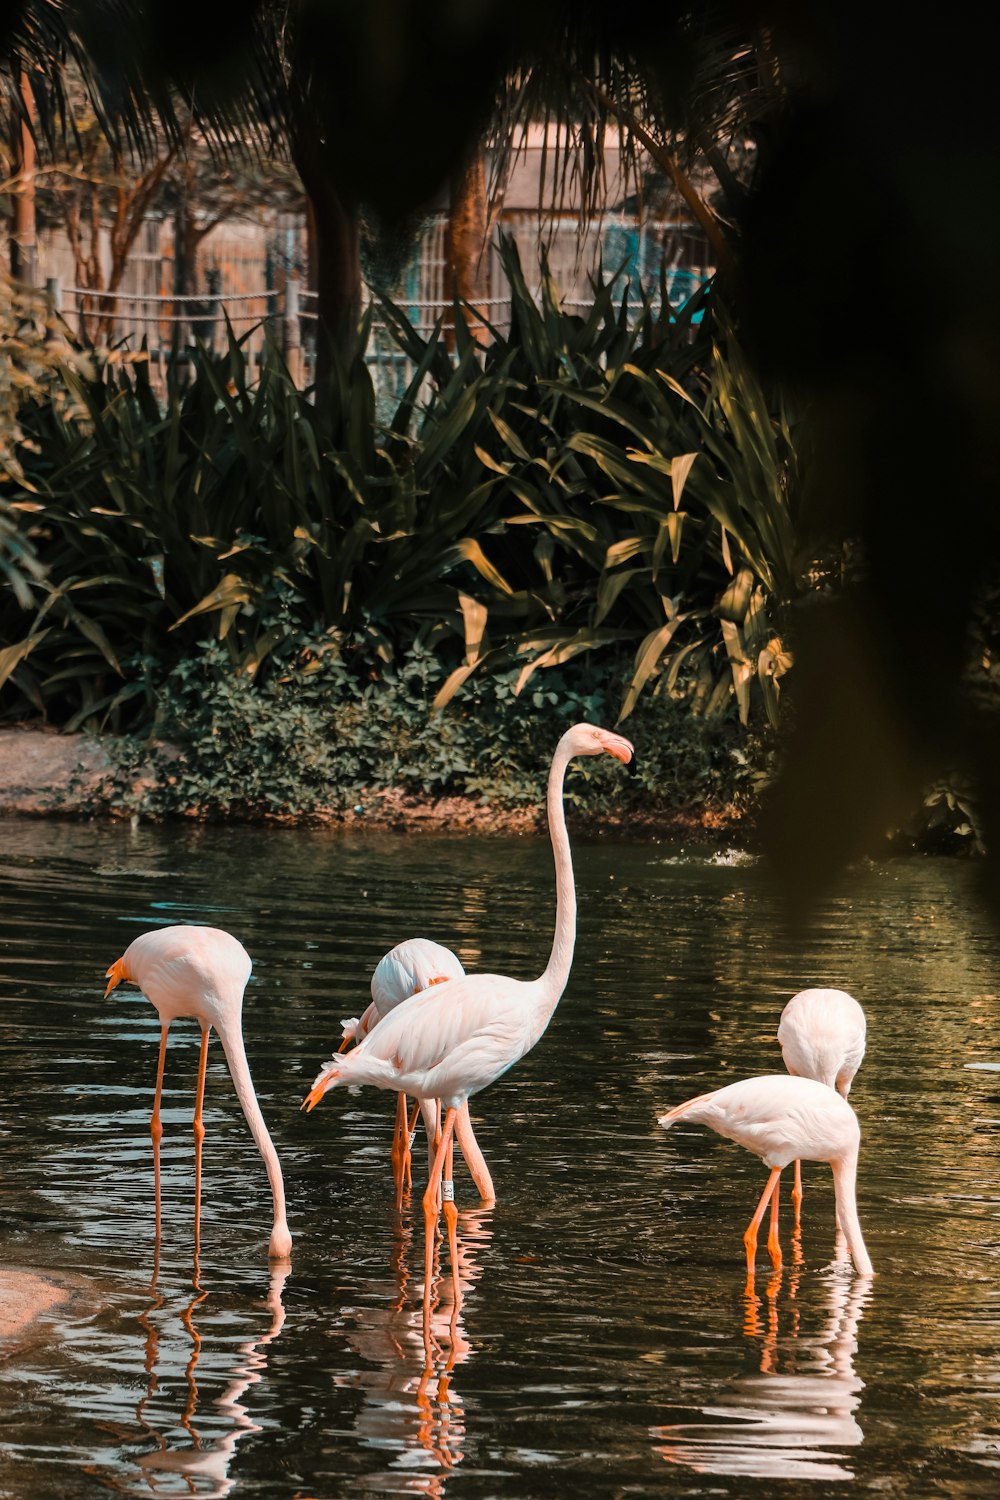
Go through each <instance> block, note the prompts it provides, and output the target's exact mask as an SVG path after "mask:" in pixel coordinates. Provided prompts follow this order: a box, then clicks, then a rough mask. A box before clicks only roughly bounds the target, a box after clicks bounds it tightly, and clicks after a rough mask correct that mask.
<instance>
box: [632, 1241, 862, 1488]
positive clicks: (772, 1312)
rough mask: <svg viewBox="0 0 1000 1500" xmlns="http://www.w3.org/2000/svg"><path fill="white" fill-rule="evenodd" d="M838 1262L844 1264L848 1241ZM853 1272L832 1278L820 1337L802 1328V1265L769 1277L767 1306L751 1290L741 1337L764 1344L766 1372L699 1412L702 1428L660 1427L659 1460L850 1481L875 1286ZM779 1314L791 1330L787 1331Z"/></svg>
mask: <svg viewBox="0 0 1000 1500" xmlns="http://www.w3.org/2000/svg"><path fill="white" fill-rule="evenodd" d="M838 1259H843V1260H844V1261H845V1263H846V1259H847V1247H846V1243H845V1242H843V1241H842V1240H841V1241H840V1242H839V1243H838ZM846 1271H847V1268H846V1264H845V1266H844V1267H843V1268H837V1267H833V1268H831V1270H830V1271H829V1272H828V1273H826V1279H825V1283H824V1290H825V1302H826V1307H825V1314H826V1316H825V1322H824V1325H823V1328H822V1331H821V1332H819V1333H818V1334H816V1335H813V1336H808V1335H806V1334H805V1333H803V1331H802V1328H801V1320H802V1318H803V1317H804V1316H806V1315H805V1314H804V1313H803V1311H802V1310H801V1308H800V1299H799V1296H798V1293H799V1289H800V1282H801V1278H802V1276H803V1274H804V1272H803V1268H802V1267H801V1266H796V1267H793V1268H792V1269H791V1270H790V1271H789V1270H778V1271H776V1272H775V1273H774V1274H773V1275H772V1276H771V1278H770V1279H769V1281H768V1285H767V1289H766V1292H765V1295H764V1299H763V1305H762V1303H761V1299H760V1298H759V1297H757V1296H755V1295H754V1293H753V1291H752V1289H748V1291H747V1295H746V1298H745V1309H746V1310H745V1320H744V1332H745V1334H746V1335H747V1336H748V1337H749V1338H750V1339H751V1340H752V1341H754V1342H755V1343H756V1342H757V1340H759V1341H760V1342H759V1364H760V1371H761V1373H760V1374H759V1375H748V1376H745V1377H741V1378H739V1379H735V1380H732V1381H730V1382H729V1384H728V1385H727V1387H726V1389H725V1390H724V1391H723V1393H722V1394H721V1395H720V1397H719V1400H718V1402H717V1403H716V1404H714V1405H712V1406H705V1407H702V1408H701V1410H702V1414H703V1416H704V1418H705V1420H704V1421H701V1422H682V1423H677V1424H671V1425H667V1426H663V1427H656V1428H654V1429H653V1432H652V1436H653V1437H654V1439H655V1440H656V1443H657V1446H656V1447H655V1449H654V1451H655V1452H656V1453H657V1454H658V1455H659V1457H661V1458H662V1459H664V1460H665V1462H667V1463H670V1464H679V1465H682V1466H683V1467H685V1468H689V1469H693V1470H694V1471H695V1472H696V1473H699V1474H729V1475H737V1476H741V1477H742V1476H747V1477H760V1478H765V1479H820V1480H828V1481H829V1480H843V1479H853V1478H854V1471H853V1469H852V1468H851V1467H850V1464H849V1462H848V1460H847V1452H848V1450H850V1449H851V1448H857V1447H859V1446H860V1444H861V1443H862V1442H863V1440H864V1433H863V1432H862V1430H861V1427H860V1426H859V1424H858V1421H857V1419H856V1417H855V1412H856V1411H857V1408H858V1406H859V1405H860V1403H861V1392H862V1390H863V1389H864V1382H863V1381H862V1380H861V1379H860V1377H859V1376H858V1375H857V1374H856V1372H855V1369H854V1355H855V1354H856V1352H857V1347H858V1346H857V1331H858V1325H859V1323H860V1321H861V1316H862V1314H863V1312H864V1309H865V1307H866V1305H867V1303H868V1300H869V1298H870V1297H871V1282H870V1281H869V1280H867V1279H863V1280H855V1279H853V1278H852V1277H850V1275H848V1274H846ZM783 1286H784V1288H785V1289H786V1296H785V1297H780V1294H781V1292H782V1289H783ZM782 1314H784V1316H785V1317H786V1318H787V1320H788V1324H789V1326H788V1327H787V1328H786V1330H785V1332H784V1333H781V1332H780V1328H779V1324H780V1322H781V1318H782Z"/></svg>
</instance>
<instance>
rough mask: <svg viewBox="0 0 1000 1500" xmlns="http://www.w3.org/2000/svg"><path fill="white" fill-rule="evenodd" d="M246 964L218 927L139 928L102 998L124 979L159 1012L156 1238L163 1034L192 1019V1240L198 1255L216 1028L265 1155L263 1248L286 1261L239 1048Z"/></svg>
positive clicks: (280, 1203) (271, 1156)
mask: <svg viewBox="0 0 1000 1500" xmlns="http://www.w3.org/2000/svg"><path fill="white" fill-rule="evenodd" d="M251 967H252V962H251V959H250V955H249V953H248V952H247V951H246V949H245V948H244V947H243V944H242V943H240V942H238V941H237V940H236V938H234V937H233V936H232V934H231V933H228V932H223V931H221V929H220V928H218V927H187V926H177V927H158V928H156V929H155V930H154V931H153V932H144V933H142V934H141V935H140V936H139V937H137V938H136V939H135V940H134V941H133V942H131V943H130V944H129V946H128V947H127V948H126V950H125V952H124V954H123V955H122V957H121V958H119V959H117V960H116V961H115V962H114V963H113V964H112V965H111V967H110V969H108V971H107V975H106V978H107V980H108V987H107V989H106V990H105V991H104V996H105V999H107V997H108V995H110V994H111V991H112V990H113V989H114V988H115V986H116V985H119V984H121V983H122V982H123V981H124V980H131V982H132V983H133V984H137V985H138V986H139V988H140V989H141V990H142V992H143V994H144V995H145V996H146V998H147V999H148V1000H150V1001H151V1002H152V1004H153V1005H154V1006H155V1007H156V1011H157V1014H158V1015H159V1017H160V1057H159V1062H158V1064H157V1069H156V1094H155V1097H154V1100H153V1113H152V1117H151V1118H150V1122H149V1132H150V1135H151V1136H152V1137H153V1178H154V1182H155V1193H156V1238H157V1240H159V1238H160V1139H161V1137H162V1135H163V1126H162V1124H161V1122H160V1097H161V1095H162V1092H163V1065H164V1062H165V1060H166V1054H167V1033H168V1031H169V1030H170V1023H171V1021H176V1020H178V1019H179V1018H180V1017H192V1018H193V1019H194V1020H196V1021H197V1022H198V1024H199V1025H200V1027H201V1056H200V1058H199V1062H198V1084H197V1089H196V1092H195V1106H194V1143H195V1158H194V1161H195V1169H194V1174H195V1175H194V1200H195V1201H194V1242H195V1252H196V1253H197V1250H198V1247H199V1244H200V1239H201V1148H202V1142H203V1141H204V1138H205V1126H204V1124H203V1123H202V1102H203V1100H204V1096H205V1069H206V1066H207V1063H208V1038H209V1033H210V1032H211V1030H212V1027H213V1026H214V1027H215V1029H216V1031H217V1032H218V1033H219V1038H220V1040H221V1042H222V1048H223V1051H224V1052H225V1054H226V1062H227V1063H228V1064H229V1072H230V1074H231V1075H232V1080H233V1084H234V1086H235V1088H236V1095H237V1098H238V1099H239V1101H240V1104H241V1105H242V1107H243V1113H244V1115H245V1116H246V1120H247V1124H248V1125H249V1126H250V1132H251V1134H252V1136H253V1138H254V1141H255V1142H256V1145H257V1149H258V1151H259V1152H260V1154H261V1156H262V1157H263V1158H264V1165H265V1167H266V1168H267V1176H268V1180H269V1182H270V1184H271V1193H272V1197H273V1200H274V1222H273V1226H272V1229H271V1238H270V1243H269V1246H268V1255H269V1256H270V1258H271V1259H272V1260H287V1259H288V1257H289V1255H290V1254H291V1249H292V1237H291V1235H290V1234H289V1232H288V1224H287V1221H286V1219H285V1186H284V1182H283V1180H282V1176H281V1165H280V1163H279V1161H278V1153H277V1152H276V1151H275V1149H274V1143H273V1142H272V1140H271V1137H270V1136H269V1135H268V1133H267V1126H266V1125H265V1124H264V1117H263V1115H262V1114H261V1112H260V1106H259V1105H258V1103H257V1095H256V1094H255V1093H254V1087H253V1080H252V1079H251V1077H250V1065H249V1063H248V1062H247V1055H246V1051H245V1049H244V1046H243V1028H242V1011H243V991H244V990H245V989H246V986H247V980H248V979H249V978H250V970H251Z"/></svg>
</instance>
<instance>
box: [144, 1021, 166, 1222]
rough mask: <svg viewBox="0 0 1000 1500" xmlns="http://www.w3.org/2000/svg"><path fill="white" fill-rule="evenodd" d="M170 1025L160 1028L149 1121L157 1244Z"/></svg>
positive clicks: (159, 1220)
mask: <svg viewBox="0 0 1000 1500" xmlns="http://www.w3.org/2000/svg"><path fill="white" fill-rule="evenodd" d="M169 1030H170V1025H169V1023H168V1024H167V1025H166V1026H161V1027H160V1057H159V1061H158V1062H157V1064H156V1093H155V1094H154V1095H153V1113H152V1115H151V1116H150V1119H149V1133H150V1135H151V1136H152V1138H153V1194H154V1197H155V1199H156V1243H157V1247H159V1243H160V1227H161V1217H160V1141H161V1140H162V1138H163V1122H162V1121H161V1119H160V1099H161V1097H162V1095H163V1067H164V1064H165V1063H166V1060H167V1032H168V1031H169Z"/></svg>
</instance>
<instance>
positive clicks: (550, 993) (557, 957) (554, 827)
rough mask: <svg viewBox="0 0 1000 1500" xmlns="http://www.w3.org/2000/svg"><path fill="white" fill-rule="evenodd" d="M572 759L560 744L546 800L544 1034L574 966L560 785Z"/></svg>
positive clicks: (571, 887)
mask: <svg viewBox="0 0 1000 1500" xmlns="http://www.w3.org/2000/svg"><path fill="white" fill-rule="evenodd" d="M571 759H572V756H571V754H570V752H569V751H568V750H567V749H566V748H565V747H564V746H563V744H562V742H561V741H560V743H559V744H558V745H557V746H556V753H555V755H554V756H553V757H552V766H551V769H550V770H549V788H548V795H547V798H546V811H547V813H548V819H549V837H550V838H551V840H552V856H553V859H554V860H555V866H556V930H555V935H554V937H553V939H552V951H551V953H550V954H549V961H548V963H547V964H546V966H545V971H544V973H543V974H542V975H541V977H540V978H539V981H538V983H539V986H540V990H541V996H540V998H541V1009H542V1012H543V1015H544V1024H543V1030H544V1025H546V1024H548V1020H549V1017H550V1016H551V1015H552V1012H553V1011H554V1010H555V1008H556V1006H557V1005H558V1004H559V997H560V996H561V994H562V992H563V990H564V989H565V988H566V981H567V980H568V979H569V971H570V966H571V965H572V963H573V949H574V947H575V946H576V886H575V884H574V881H573V858H572V856H571V854H570V852H569V834H568V833H567V832H566V814H565V812H564V810H563V782H564V780H565V778H566V767H567V766H568V765H569V762H570V760H571Z"/></svg>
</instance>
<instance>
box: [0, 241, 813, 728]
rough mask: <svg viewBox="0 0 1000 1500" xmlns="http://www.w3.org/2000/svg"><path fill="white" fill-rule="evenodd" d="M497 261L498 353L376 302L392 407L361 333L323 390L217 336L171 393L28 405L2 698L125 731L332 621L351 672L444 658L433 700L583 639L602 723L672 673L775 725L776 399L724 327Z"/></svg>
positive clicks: (780, 510) (86, 388)
mask: <svg viewBox="0 0 1000 1500" xmlns="http://www.w3.org/2000/svg"><path fill="white" fill-rule="evenodd" d="M506 255H507V268H508V274H509V277H510V280H511V286H512V294H513V312H512V326H511V329H510V332H509V334H507V335H505V336H501V335H499V334H498V335H497V338H496V340H495V342H494V343H493V344H492V345H491V346H490V348H489V349H488V350H487V352H486V353H485V355H483V354H482V352H481V351H480V350H478V349H477V348H476V346H475V345H474V344H473V343H472V340H471V338H470V337H469V336H468V334H466V333H465V332H464V331H463V326H462V325H461V320H460V319H459V320H458V321H459V325H460V326H459V331H458V339H457V347H456V349H455V350H454V351H451V350H449V349H448V348H447V347H446V343H445V340H444V338H443V336H441V335H440V334H435V335H434V336H432V337H430V338H428V339H422V338H421V337H419V336H418V335H417V333H416V332H415V331H414V330H413V329H412V328H411V327H410V326H409V324H407V323H406V321H405V319H403V318H402V317H401V316H400V315H399V314H398V313H396V312H395V311H394V310H393V309H392V308H391V307H389V306H386V307H385V309H384V311H385V316H386V317H387V319H388V320H389V322H390V324H391V325H392V327H393V329H394V332H395V336H396V338H397V340H398V342H399V344H400V346H401V347H402V348H403V349H404V350H405V351H406V352H407V353H408V355H409V356H410V357H411V359H412V361H413V364H414V367H415V369H414V374H413V378H412V379H411V381H410V383H409V385H408V386H407V387H406V389H405V390H404V391H403V392H402V394H401V396H400V398H399V400H398V402H397V404H396V406H395V409H394V411H393V413H392V415H391V420H389V421H388V422H386V423H380V422H379V421H378V420H376V414H375V399H374V393H373V387H372V381H371V377H370V373H369V370H368V367H367V365H366V364H365V360H364V357H363V356H364V350H365V346H366V341H367V338H368V327H367V325H366V326H364V327H363V328H362V330H361V332H360V335H359V339H358V342H357V345H356V347H355V348H354V349H353V350H352V351H349V352H348V353H346V354H342V355H341V357H340V358H339V359H338V360H336V361H335V362H334V368H333V371H332V375H331V380H330V384H329V386H328V387H325V388H324V389H323V390H322V391H317V392H315V393H312V394H310V393H302V392H300V391H297V390H296V389H295V387H294V385H293V383H292V382H291V380H290V379H289V377H288V374H287V372H286V370H285V369H284V366H283V365H282V363H281V360H280V357H279V356H278V355H277V354H276V353H274V352H272V356H271V358H270V361H269V362H268V364H267V365H266V367H265V368H264V370H263V372H262V374H261V377H260V379H259V381H258V382H257V384H256V385H254V386H250V385H249V384H248V371H247V368H246V365H245V362H244V359H243V354H242V350H241V347H240V345H239V344H238V343H237V342H235V341H234V342H232V343H231V344H230V347H229V349H228V351H227V352H226V354H225V355H223V356H213V355H210V354H208V353H205V354H203V355H202V356H201V358H200V360H199V362H198V367H197V373H196V378H195V379H194V380H193V382H192V383H191V384H190V385H189V386H188V387H187V388H186V389H183V390H181V389H175V390H174V391H173V392H172V393H171V396H170V399H169V402H168V403H167V406H166V409H165V410H163V411H161V410H160V408H159V407H158V405H157V402H156V400H155V398H154V395H153V392H152V391H151V389H150V387H149V383H148V380H147V378H146V375H145V372H144V369H143V367H142V366H141V365H139V366H136V367H134V368H119V369H117V370H107V371H105V373H104V374H103V375H102V376H101V377H100V378H96V377H95V378H94V379H91V380H87V379H86V378H85V376H84V375H82V374H78V375H75V376H74V375H73V374H72V373H70V374H68V375H67V381H68V383H69V384H70V386H71V387H72V391H73V401H72V403H68V404H63V405H59V404H54V403H52V404H46V405H42V406H38V407H32V409H31V410H30V412H27V413H26V414H25V416H24V419H23V425H24V428H25V431H26V433H28V431H29V428H30V434H29V435H30V445H25V447H24V451H23V454H22V460H23V469H24V474H25V479H24V482H23V485H22V497H23V499H24V501H25V503H26V504H28V505H32V506H35V507H37V510H36V511H35V512H33V513H31V512H22V518H23V529H24V532H25V534H26V537H27V539H28V540H29V541H30V542H31V543H32V545H33V546H34V547H35V548H36V550H37V554H38V556H39V558H40V559H41V561H42V563H43V565H44V568H45V570H46V571H45V573H44V576H41V577H30V578H28V580H27V590H28V593H29V596H30V597H29V599H28V603H27V607H26V604H25V599H24V597H23V593H22V597H20V598H18V597H16V596H15V595H14V594H13V593H12V592H11V591H10V590H4V589H3V588H0V632H2V639H3V642H4V643H5V644H6V645H7V648H8V649H7V650H6V652H5V654H4V656H3V658H2V660H0V687H3V686H4V682H5V680H6V687H5V688H4V702H5V704H6V708H7V711H8V713H17V714H23V713H24V711H25V710H26V709H27V708H29V707H30V708H32V709H34V710H35V711H37V712H41V713H45V714H46V715H48V716H49V717H50V718H51V719H52V720H54V721H55V722H57V723H59V724H60V725H64V726H66V727H77V726H79V725H86V726H88V727H92V728H100V727H110V728H113V729H126V728H142V727H144V726H146V725H148V724H149V723H150V722H151V720H152V718H153V716H154V715H155V713H156V704H157V690H158V688H157V689H156V690H154V685H158V684H161V683H162V681H163V679H164V678H165V677H166V676H168V675H169V674H170V673H171V671H173V670H175V669H176V670H177V671H178V672H183V670H184V664H185V663H190V662H192V661H193V660H195V659H196V658H197V657H198V654H199V653H204V651H205V650H206V649H207V646H208V643H209V642H210V641H211V640H216V641H221V642H222V643H223V651H224V659H226V660H227V661H228V663H229V665H230V668H231V669H232V670H233V671H235V672H238V673H240V674H242V685H243V686H245V685H246V683H247V682H251V681H252V682H256V683H257V685H258V686H257V690H258V691H260V690H262V689H263V687H264V685H265V684H266V683H267V682H269V681H270V680H271V678H272V677H274V675H275V674H276V673H278V672H280V671H282V670H283V668H282V667H281V666H280V662H281V661H282V660H283V657H282V654H281V648H282V646H283V644H285V643H288V642H290V641H294V640H297V639H298V638H299V637H300V636H302V635H314V634H316V633H321V634H323V635H324V637H325V639H326V642H327V646H328V648H329V649H336V648H339V649H340V650H341V653H342V660H343V663H344V665H345V666H346V668H347V669H348V671H349V672H350V673H351V674H352V676H353V678H354V680H355V682H356V683H357V684H359V685H363V684H364V683H365V682H366V681H368V680H369V678H370V674H371V671H372V669H373V668H372V664H373V663H376V664H377V665H376V668H375V670H378V671H381V670H383V669H388V667H389V666H390V665H391V664H392V663H394V662H395V663H399V662H400V661H402V660H404V659H408V658H409V656H410V655H411V653H412V652H413V651H414V650H415V648H417V647H421V648H424V649H426V650H427V651H430V652H433V654H434V657H435V659H436V661H438V662H439V663H440V665H441V674H440V681H439V683H438V688H437V693H436V701H437V702H438V703H439V704H441V703H444V702H446V701H447V700H448V699H449V698H450V697H451V696H452V695H453V694H455V693H457V692H458V691H459V690H460V689H461V687H462V686H463V684H465V683H466V682H468V681H471V680H475V679H478V678H480V677H482V676H483V675H484V674H499V676H498V678H497V680H498V682H499V681H505V682H507V683H509V682H510V681H511V680H513V681H514V684H515V687H516V688H521V689H524V690H527V688H528V687H531V688H532V689H534V687H535V685H536V682H537V680H538V679H537V678H536V677H535V676H534V675H533V674H534V672H535V669H536V668H544V669H545V670H546V671H551V670H552V669H553V668H555V667H558V666H560V665H561V664H564V663H565V662H567V661H568V660H570V659H571V658H573V657H576V656H579V655H582V654H592V655H596V656H597V658H598V659H599V660H606V662H607V666H606V667H605V668H603V669H602V670H603V671H604V672H605V673H611V672H612V670H613V675H614V678H615V692H616V694H617V699H616V701H615V702H614V703H613V704H611V703H610V701H609V708H608V712H607V713H606V714H605V717H606V718H611V719H614V718H616V717H617V714H618V712H619V710H620V709H624V711H625V712H626V713H627V712H629V711H631V710H632V708H633V707H634V705H635V703H636V701H637V699H638V697H639V695H640V694H641V693H642V692H643V691H645V690H646V689H647V688H649V687H650V686H653V685H655V684H657V683H660V684H661V685H665V686H666V687H667V689H668V690H670V689H672V688H673V687H674V686H675V685H676V683H677V682H678V681H680V680H685V681H687V682H689V683H690V684H691V701H692V703H693V704H694V706H695V707H697V708H699V709H701V710H705V711H709V712H712V711H715V710H717V709H725V708H726V707H727V705H728V703H729V702H730V701H731V699H732V696H733V694H734V692H735V696H736V699H737V702H738V704H739V709H740V713H741V716H742V717H744V718H746V717H747V716H748V713H749V708H750V698H751V692H759V693H760V694H761V696H762V698H763V701H764V703H765V705H766V706H767V708H768V710H769V712H770V713H771V714H772V716H773V714H774V712H775V708H776V700H777V694H776V683H777V680H778V677H779V676H780V674H781V672H782V671H783V670H784V668H785V666H786V665H787V660H788V658H787V653H786V652H785V651H784V649H783V647H782V643H781V640H780V637H779V635H778V634H777V633H776V630H775V627H774V624H773V622H772V621H771V620H770V618H769V615H770V612H771V608H772V604H773V603H774V602H780V600H781V599H782V598H783V597H786V596H787V595H789V594H791V593H793V592H794V591H795V589H796V588H797V587H798V577H797V572H796V561H795V556H794V547H793V540H792V537H793V532H792V525H791V510H790V495H791V493H792V491H793V489H794V485H793V478H794V475H793V469H794V463H793V452H792V447H791V434H790V431H789V428H788V425H787V423H786V422H785V421H784V419H783V417H782V414H781V412H780V410H779V409H778V408H775V409H774V411H773V412H772V411H771V410H770V409H769V403H768V401H767V399H766V395H765V393H764V392H762V391H761V390H760V388H759V387H758V385H757V384H756V382H755V381H754V380H753V378H752V377H751V375H750V373H749V371H748V368H747V366H746V365H745V362H744V361H743V359H742V356H741V354H740V351H739V347H738V345H737V343H736V341H735V340H734V339H733V338H732V336H731V335H729V334H728V333H727V331H726V330H725V328H724V326H723V325H722V324H721V323H720V322H719V321H718V319H716V320H715V321H713V320H712V319H711V318H710V317H708V316H706V317H705V319H704V321H703V323H702V324H701V331H699V332H698V333H697V334H696V335H695V333H694V330H693V327H692V325H691V324H690V322H689V321H688V320H687V318H681V319H676V318H675V319H673V320H671V321H668V322H661V321H659V320H658V319H657V318H656V317H655V316H654V314H653V311H652V309H651V308H649V307H647V308H646V310H645V312H644V314H643V315H642V316H641V317H640V318H639V319H638V322H637V323H635V324H634V326H629V322H628V319H627V317H626V307H625V302H624V299H622V300H621V302H620V304H619V303H616V300H615V298H616V291H615V286H614V284H613V282H611V281H599V282H598V284H597V285H596V286H595V289H594V303H593V307H592V309H591V311H590V313H589V315H588V316H587V317H586V318H580V317H577V316H574V315H571V314H568V313H566V312H564V311H563V310H562V309H561V308H560V306H559V304H558V302H557V300H556V298H555V295H554V293H553V292H552V290H551V288H550V287H546V290H545V292H544V294H543V297H542V299H541V302H540V304H536V303H535V302H534V301H533V300H532V299H531V297H530V296H529V295H528V292H527V289H526V288H525V285H524V281H523V278H522V276H521V272H520V267H519V265H518V262H517V257H516V254H515V253H514V251H513V248H512V247H508V248H507V251H506ZM689 312H690V309H689ZM623 652H627V653H629V654H631V655H632V663H631V668H630V670H629V672H628V673H626V674H624V675H623V674H622V673H621V672H620V670H619V665H618V664H619V663H620V660H621V656H622V653H623ZM515 664H517V667H518V670H517V672H516V674H515V676H514V678H513V679H511V676H510V674H511V671H512V669H513V667H514V666H515ZM239 690H242V688H237V686H235V685H234V687H233V691H234V693H235V692H237V691H239Z"/></svg>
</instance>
